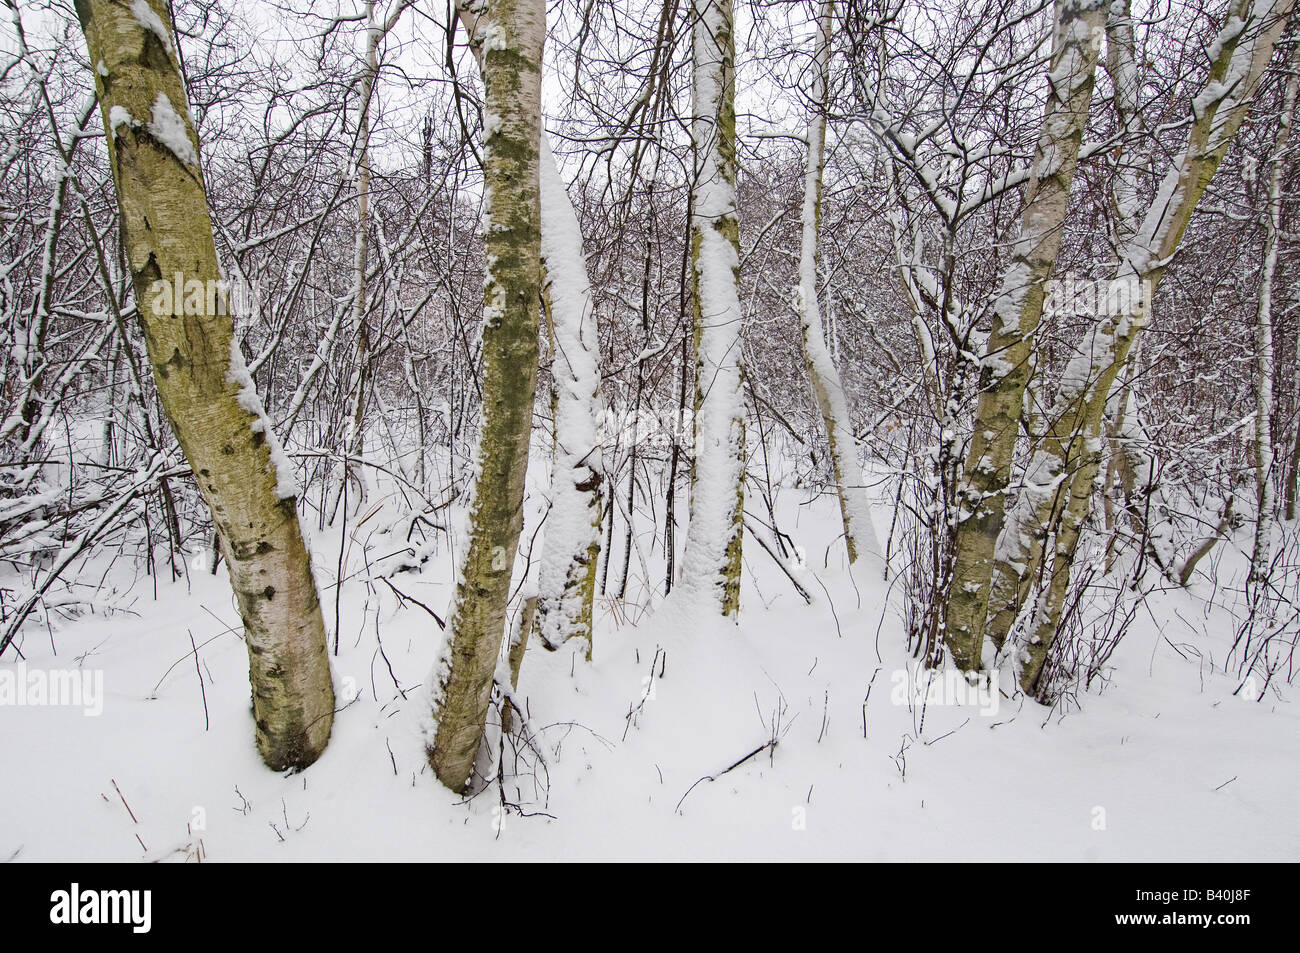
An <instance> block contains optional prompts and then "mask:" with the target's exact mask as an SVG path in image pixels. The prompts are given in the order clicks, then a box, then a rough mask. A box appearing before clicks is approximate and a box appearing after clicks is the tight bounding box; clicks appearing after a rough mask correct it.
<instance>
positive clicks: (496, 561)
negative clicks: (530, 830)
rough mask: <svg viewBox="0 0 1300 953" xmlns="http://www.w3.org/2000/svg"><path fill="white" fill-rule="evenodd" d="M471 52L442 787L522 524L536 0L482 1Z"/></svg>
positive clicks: (538, 50) (432, 743)
mask: <svg viewBox="0 0 1300 953" xmlns="http://www.w3.org/2000/svg"><path fill="white" fill-rule="evenodd" d="M485 15H486V16H488V17H489V22H488V23H487V24H486V28H484V29H481V30H478V31H471V33H470V36H471V42H475V41H477V42H478V44H479V45H480V46H481V47H482V49H481V62H482V64H483V66H482V71H483V87H484V102H483V127H484V141H483V177H484V186H483V189H484V203H483V204H484V217H485V221H484V242H485V254H486V262H487V269H486V276H485V278H484V287H483V336H482V348H483V352H482V353H483V383H482V388H481V390H482V394H483V407H482V422H481V435H480V437H479V446H478V450H477V452H476V455H475V480H474V484H473V486H472V487H471V488H470V489H469V491H468V529H467V536H466V538H465V542H464V548H463V550H462V552H461V554H460V566H459V571H458V573H457V580H456V591H455V595H454V596H453V602H452V609H451V618H450V619H449V620H448V621H447V630H448V631H447V637H446V641H445V643H444V645H443V649H442V652H441V653H440V656H439V659H438V661H437V663H436V664H435V667H434V671H433V673H432V675H431V677H430V682H431V684H432V691H431V694H432V700H431V701H432V705H431V708H432V713H431V715H432V717H431V721H432V724H431V725H430V729H429V737H428V742H427V743H428V755H429V763H430V764H431V765H432V767H433V769H434V772H435V773H436V774H437V776H438V780H440V781H441V782H442V783H443V784H444V785H446V786H447V787H448V788H450V789H451V790H453V791H463V790H464V789H465V787H466V785H467V783H468V781H469V779H470V773H471V771H472V769H473V766H474V761H475V757H476V756H477V754H478V749H479V743H480V741H481V740H482V738H483V728H484V724H485V722H486V720H487V713H488V706H489V703H490V701H491V697H492V685H493V676H494V674H495V672H496V668H497V660H498V656H499V655H500V651H501V642H502V639H503V638H504V635H505V622H506V607H507V603H508V601H509V598H510V580H511V571H512V569H513V568H514V564H515V555H516V552H517V550H518V547H519V533H520V530H521V529H522V527H523V501H524V480H525V476H526V475H527V469H528V444H529V438H530V436H531V434H532V419H533V397H534V392H535V390H536V385H537V360H538V343H537V333H538V322H537V315H538V309H539V304H538V302H539V301H540V294H541V201H540V196H539V182H538V151H539V149H540V136H541V126H542V122H541V66H542V46H543V42H544V40H545V36H546V6H545V4H544V3H543V2H542V0H492V4H491V7H490V9H489V10H487V11H485Z"/></svg>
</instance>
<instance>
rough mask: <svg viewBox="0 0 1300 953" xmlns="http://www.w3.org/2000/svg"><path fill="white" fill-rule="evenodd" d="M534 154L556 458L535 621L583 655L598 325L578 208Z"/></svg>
mask: <svg viewBox="0 0 1300 953" xmlns="http://www.w3.org/2000/svg"><path fill="white" fill-rule="evenodd" d="M541 152H542V155H541V214H542V243H541V250H542V265H543V281H544V295H543V300H544V303H545V309H544V310H545V314H546V316H547V319H548V322H549V330H550V340H551V377H552V379H553V380H554V382H555V385H554V386H555V393H554V417H555V456H554V461H553V463H552V466H551V508H550V512H549V513H548V514H547V517H546V529H545V536H544V537H543V540H542V555H541V564H540V565H539V566H538V576H537V585H538V600H537V615H536V624H537V631H538V633H539V634H540V635H541V638H542V641H543V643H544V644H545V645H546V646H548V647H549V648H557V647H558V646H559V645H560V644H561V643H562V642H564V641H566V640H568V639H574V638H581V639H586V640H587V657H588V658H590V657H591V650H592V642H593V638H592V605H593V603H594V601H595V597H596V566H597V563H598V562H599V558H598V557H599V556H600V520H601V508H600V490H601V482H602V480H603V478H604V472H605V466H604V460H603V446H602V440H601V419H602V417H603V416H604V414H603V406H604V403H603V401H602V400H601V394H600V348H599V341H598V339H597V336H596V335H597V331H598V327H597V319H596V309H595V306H594V304H593V302H592V295H591V285H590V282H589V281H588V278H587V263H586V261H584V260H583V257H582V233H581V232H580V231H579V227H578V216H577V214H576V213H575V212H574V209H573V204H572V203H571V202H570V201H569V195H568V192H567V191H566V189H565V187H564V181H563V180H562V179H561V178H560V172H559V169H558V168H557V166H556V164H555V157H554V155H552V153H551V147H550V143H549V141H548V140H547V138H546V136H545V134H543V135H542V149H541ZM525 636H526V633H525Z"/></svg>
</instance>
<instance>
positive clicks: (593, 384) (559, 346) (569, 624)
mask: <svg viewBox="0 0 1300 953" xmlns="http://www.w3.org/2000/svg"><path fill="white" fill-rule="evenodd" d="M457 15H458V18H459V20H460V23H461V25H462V27H464V29H465V32H466V33H467V34H468V35H469V36H470V38H471V43H470V46H471V49H472V50H473V52H474V55H475V57H476V58H477V59H478V63H479V69H480V70H481V69H482V68H483V50H484V37H485V36H486V32H487V30H488V27H489V25H490V23H491V20H490V16H489V15H488V14H487V13H486V12H485V11H484V10H483V9H482V8H481V6H480V5H478V4H476V3H475V2H473V0H461V2H460V3H459V4H458V6H457ZM539 145H540V159H539V165H538V177H539V188H540V202H541V228H542V234H541V258H542V261H541V264H542V297H543V301H544V303H545V308H544V311H545V313H546V317H547V321H548V322H549V327H548V331H549V335H550V343H551V352H552V361H551V378H552V380H553V382H554V387H555V391H554V393H553V394H552V412H553V414H554V420H555V433H554V437H555V452H554V459H553V461H552V469H551V508H550V512H549V513H548V514H547V517H546V524H545V529H544V536H543V538H542V547H541V557H540V560H539V565H538V570H537V588H538V593H537V610H536V616H535V619H536V622H535V627H536V630H537V632H538V634H539V635H540V637H541V639H542V643H543V644H544V645H545V646H546V647H547V648H550V649H556V648H559V646H560V645H561V643H563V642H564V641H566V640H567V639H573V638H583V639H586V640H587V657H588V658H590V657H591V650H592V607H593V605H594V604H595V599H596V570H597V567H598V565H599V562H600V523H601V485H602V483H603V481H604V479H605V459H604V436H603V425H604V419H605V403H604V398H603V397H602V395H601V392H600V337H599V333H598V332H599V322H598V320H597V316H596V306H595V301H594V298H593V297H592V293H591V282H590V280H589V279H588V276H587V262H586V258H585V257H584V255H583V251H582V245H583V243H582V229H581V227H580V225H579V223H578V213H577V212H576V211H575V210H574V207H573V203H572V201H570V199H569V192H568V189H566V188H565V185H564V180H563V179H562V178H561V177H560V169H559V166H558V165H557V163H556V161H555V155H554V153H553V152H552V151H551V144H550V140H549V139H548V138H547V136H546V133H545V132H542V133H541V134H540V140H539Z"/></svg>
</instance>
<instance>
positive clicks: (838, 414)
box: [795, 0, 883, 569]
mask: <svg viewBox="0 0 1300 953" xmlns="http://www.w3.org/2000/svg"><path fill="white" fill-rule="evenodd" d="M834 16H835V2H834V0H825V2H824V3H823V4H822V9H821V13H820V15H819V16H818V18H817V45H816V49H815V50H814V53H813V81H812V91H811V92H812V101H813V107H814V110H815V111H814V113H813V116H812V119H811V121H810V122H809V124H808V156H807V163H806V165H805V169H804V191H803V208H802V214H801V217H802V239H801V241H800V246H799V286H798V288H797V289H796V292H795V301H796V307H797V309H798V311H799V324H800V326H801V328H802V330H803V355H804V364H805V365H806V366H807V368H808V379H809V380H810V381H811V382H812V388H813V394H814V395H815V396H816V398H817V407H818V409H819V410H821V414H822V422H823V423H824V424H825V426H826V439H827V442H828V443H829V446H830V459H831V467H832V476H833V477H834V479H835V489H836V492H837V494H838V495H839V501H840V516H841V517H842V519H843V523H844V541H845V544H846V546H847V547H848V551H849V562H850V563H853V562H856V561H857V558H858V556H859V555H860V554H862V553H870V554H871V555H872V556H874V557H876V558H877V559H878V560H880V562H881V563H882V565H881V568H882V569H883V558H882V557H881V555H880V544H879V542H877V540H876V531H875V529H874V527H873V526H872V524H871V510H870V508H869V507H868V505H867V494H866V488H865V487H864V486H863V484H862V467H861V466H859V465H858V455H857V451H856V448H855V444H854V440H853V423H852V420H851V419H850V417H849V405H848V401H847V400H846V399H845V396H844V386H843V384H842V382H841V380H840V373H839V370H838V369H837V368H836V367H835V362H834V361H833V360H832V359H831V352H830V349H829V348H828V347H827V345H826V332H825V329H824V328H823V327H822V318H821V309H820V308H819V306H818V302H817V239H818V235H819V232H820V227H821V198H822V173H823V170H824V166H825V161H826V111H827V108H828V102H829V97H830V83H829V76H828V71H829V68H830V58H831V22H832V20H833V18H834Z"/></svg>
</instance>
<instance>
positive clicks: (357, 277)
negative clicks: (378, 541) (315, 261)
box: [338, 0, 383, 509]
mask: <svg viewBox="0 0 1300 953" xmlns="http://www.w3.org/2000/svg"><path fill="white" fill-rule="evenodd" d="M382 36H383V31H382V30H381V29H380V27H379V25H378V24H377V23H376V22H375V4H374V0H367V3H366V59H365V64H364V66H363V67H362V72H361V112H360V115H359V116H358V118H357V236H356V250H355V255H354V263H353V270H354V276H353V283H352V334H353V339H354V342H355V345H354V348H355V352H356V358H357V370H356V374H355V375H354V376H353V379H352V413H351V415H350V417H349V420H348V430H347V440H346V441H345V442H344V447H343V450H344V458H343V483H341V484H340V485H339V487H338V491H339V492H342V491H343V488H344V486H345V485H346V484H347V482H348V481H351V482H352V483H353V484H354V485H355V486H356V488H357V496H356V499H355V500H352V501H349V506H350V507H351V508H353V509H355V508H357V507H358V506H359V505H360V504H361V503H362V502H364V500H365V497H366V481H365V477H364V476H362V475H361V471H360V470H359V469H358V468H357V467H355V466H354V464H353V457H360V456H361V455H362V454H363V452H364V450H365V433H366V428H365V420H366V391H367V390H368V389H369V387H370V328H369V327H368V326H367V324H366V311H367V304H368V302H367V297H368V292H369V289H368V287H367V283H366V268H367V266H368V265H369V260H370V103H371V100H372V99H374V95H375V79H376V77H377V76H378V75H379V41H380V39H381V38H382Z"/></svg>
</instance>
